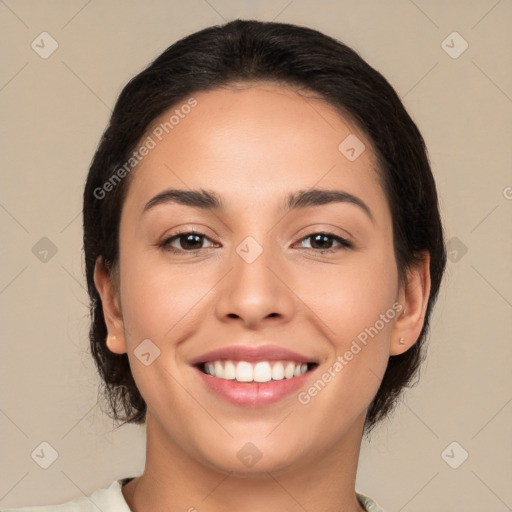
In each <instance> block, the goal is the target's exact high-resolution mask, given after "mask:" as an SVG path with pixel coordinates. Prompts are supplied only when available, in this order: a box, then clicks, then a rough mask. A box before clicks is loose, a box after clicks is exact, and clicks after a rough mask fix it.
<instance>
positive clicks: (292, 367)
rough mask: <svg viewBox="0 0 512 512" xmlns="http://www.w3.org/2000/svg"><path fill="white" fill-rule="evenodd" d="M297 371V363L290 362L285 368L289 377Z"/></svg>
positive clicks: (285, 373)
mask: <svg viewBox="0 0 512 512" xmlns="http://www.w3.org/2000/svg"><path fill="white" fill-rule="evenodd" d="M294 373H295V365H294V364H293V363H288V364H287V365H286V368H285V369H284V376H285V377H286V378H287V379H291V378H292V377H293V374H294Z"/></svg>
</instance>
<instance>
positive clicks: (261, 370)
mask: <svg viewBox="0 0 512 512" xmlns="http://www.w3.org/2000/svg"><path fill="white" fill-rule="evenodd" d="M271 379H272V370H271V369H270V364H269V363H266V362H261V363H257V364H256V366H255V367H254V375H253V380H254V382H268V381H269V380H271Z"/></svg>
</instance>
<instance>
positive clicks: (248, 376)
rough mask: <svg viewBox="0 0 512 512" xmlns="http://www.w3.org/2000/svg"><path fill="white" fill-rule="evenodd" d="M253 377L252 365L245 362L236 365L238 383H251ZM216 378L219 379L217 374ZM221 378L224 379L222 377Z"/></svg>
mask: <svg viewBox="0 0 512 512" xmlns="http://www.w3.org/2000/svg"><path fill="white" fill-rule="evenodd" d="M252 375H253V371H252V366H251V363H247V362H245V361H240V362H239V363H238V364H237V365H236V376H235V379H236V380H237V381H238V382H251V381H252V380H253V378H252ZM215 376H216V377H217V374H215ZM219 377H220V376H219ZM220 378H221V379H222V377H220Z"/></svg>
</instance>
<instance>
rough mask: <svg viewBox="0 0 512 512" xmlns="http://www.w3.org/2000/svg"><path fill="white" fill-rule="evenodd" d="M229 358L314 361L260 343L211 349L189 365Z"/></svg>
mask: <svg viewBox="0 0 512 512" xmlns="http://www.w3.org/2000/svg"><path fill="white" fill-rule="evenodd" d="M221 359H229V360H232V361H247V362H249V361H278V360H281V361H282V360H284V361H294V362H297V363H315V362H316V361H315V360H314V359H313V358H311V357H308V356H304V355H302V354H299V353H298V352H294V351H293V350H288V349H286V348H283V347H279V346H277V345H260V346H257V347H254V346H247V345H232V346H230V347H225V348H219V349H216V350H211V351H210V352H206V353H204V354H202V355H200V356H198V357H195V358H194V359H192V361H191V362H190V364H191V365H197V364H201V363H206V362H208V361H218V360H221Z"/></svg>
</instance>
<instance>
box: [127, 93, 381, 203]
mask: <svg viewBox="0 0 512 512" xmlns="http://www.w3.org/2000/svg"><path fill="white" fill-rule="evenodd" d="M187 105H194V106H193V107H192V108H191V107H190V106H187ZM185 107H186V108H185ZM147 135H148V136H149V137H150V138H151V140H152V141H153V143H154V147H153V148H152V149H151V150H150V151H149V153H148V154H147V156H145V157H144V158H143V159H142V161H141V162H140V163H139V164H138V166H137V167H136V168H135V170H134V171H133V173H134V176H133V180H132V183H131V185H130V190H129V193H128V197H127V202H130V203H132V204H133V205H134V206H136V207H137V208H139V209H140V208H143V203H144V201H147V200H149V199H150V197H152V195H155V194H157V193H159V192H161V191H162V190H163V189H165V188H183V189H187V188H194V189H195V188H207V189H214V190H216V192H217V193H218V195H220V196H221V197H223V198H224V197H225V198H226V201H225V202H226V204H227V205H228V206H229V204H230V203H231V202H236V201H239V202H241V201H244V202H245V204H246V205H249V204H250V203H251V202H254V204H259V205H260V206H262V205H264V204H269V201H270V202H273V200H274V197H275V200H276V201H281V199H282V197H283V195H286V193H290V192H293V191H295V190H298V189H309V188H313V187H318V188H333V189H334V188H337V189H339V188H342V189H343V190H345V191H347V192H349V193H353V194H356V195H364V196H365V197H366V198H367V200H368V201H370V202H373V203H377V205H376V206H377V207H381V208H385V205H383V204H380V205H379V204H378V203H382V202H383V200H384V196H383V190H382V188H381V186H380V180H379V175H378V172H377V162H376V158H375V154H374V151H373V149H372V147H371V143H370V141H369V140H368V139H367V138H366V137H365V135H364V134H363V133H362V131H361V130H360V129H359V128H358V127H357V126H356V125H355V123H353V122H351V121H350V119H348V118H346V117H345V116H342V115H341V114H340V113H339V112H338V110H336V109H335V108H334V107H333V106H332V105H330V104H329V103H327V102H326V101H324V100H322V99H319V98H315V97H313V95H312V94H311V93H305V92H298V91H296V90H293V89H290V88H288V87H282V86H279V85H276V84H272V83H259V84H238V85H236V86H232V87H229V88H225V89H216V90H212V91H207V92H200V93H197V94H194V95H193V102H191V101H190V98H185V99H184V100H183V101H182V102H180V103H178V104H176V105H174V106H173V107H172V108H171V109H169V110H168V111H167V112H165V113H164V114H163V115H161V116H160V117H159V118H157V119H156V120H155V121H154V122H153V123H152V125H151V127H150V129H149V130H148V132H147ZM280 204H281V203H280Z"/></svg>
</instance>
